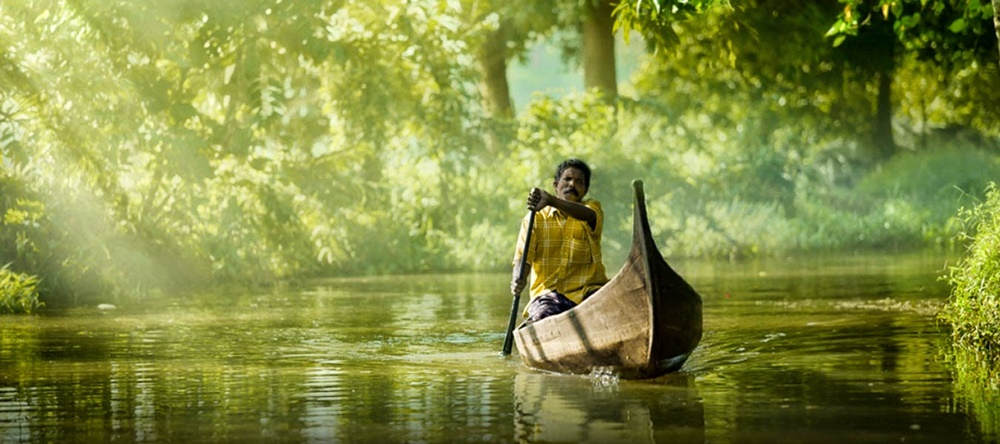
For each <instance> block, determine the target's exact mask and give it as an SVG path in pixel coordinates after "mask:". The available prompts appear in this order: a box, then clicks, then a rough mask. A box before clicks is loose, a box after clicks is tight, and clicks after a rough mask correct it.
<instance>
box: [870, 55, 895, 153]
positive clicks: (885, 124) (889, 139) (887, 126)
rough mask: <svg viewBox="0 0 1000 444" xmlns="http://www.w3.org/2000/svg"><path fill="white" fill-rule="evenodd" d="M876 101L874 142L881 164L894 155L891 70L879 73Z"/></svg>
mask: <svg viewBox="0 0 1000 444" xmlns="http://www.w3.org/2000/svg"><path fill="white" fill-rule="evenodd" d="M876 100H877V102H876V103H877V105H876V106H877V109H876V111H875V131H874V142H875V152H876V153H877V155H878V161H879V162H881V161H884V160H888V159H889V158H890V157H892V155H893V154H895V153H896V141H895V139H894V138H893V136H892V70H882V71H879V73H878V98H877V99H876Z"/></svg>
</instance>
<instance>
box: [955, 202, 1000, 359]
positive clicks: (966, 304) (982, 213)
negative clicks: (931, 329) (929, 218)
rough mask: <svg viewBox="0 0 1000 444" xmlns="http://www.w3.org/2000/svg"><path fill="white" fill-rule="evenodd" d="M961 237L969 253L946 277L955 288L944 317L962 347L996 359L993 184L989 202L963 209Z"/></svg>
mask: <svg viewBox="0 0 1000 444" xmlns="http://www.w3.org/2000/svg"><path fill="white" fill-rule="evenodd" d="M959 217H960V219H961V220H962V222H963V224H964V225H963V228H964V229H963V231H962V232H961V234H960V237H962V238H963V239H965V240H967V241H969V247H968V251H966V253H965V255H964V256H963V257H962V259H961V260H960V261H959V262H958V264H956V265H955V266H954V267H951V268H950V269H949V272H948V274H947V276H946V277H945V278H946V279H947V280H948V282H949V283H950V284H951V286H952V293H951V298H950V300H949V303H948V306H947V307H946V308H945V309H944V310H943V311H942V314H941V317H942V318H943V319H944V320H946V321H947V322H948V323H950V324H951V325H952V327H953V329H952V337H953V339H954V340H955V341H956V342H957V343H958V344H959V345H960V346H962V347H968V348H971V349H975V350H979V351H982V352H985V353H986V354H987V355H993V354H994V352H996V351H997V350H998V348H1000V347H998V346H1000V298H998V295H1000V189H998V188H997V185H996V184H995V183H991V184H990V185H989V186H988V187H987V189H986V198H985V200H984V201H983V202H981V203H979V204H978V205H975V206H973V207H972V208H968V209H962V210H961V211H960V212H959Z"/></svg>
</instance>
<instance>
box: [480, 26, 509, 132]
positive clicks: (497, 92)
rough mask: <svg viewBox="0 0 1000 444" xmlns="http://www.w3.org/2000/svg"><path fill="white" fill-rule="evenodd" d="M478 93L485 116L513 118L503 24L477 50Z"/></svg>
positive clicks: (505, 32) (505, 28)
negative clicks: (480, 96) (482, 102)
mask: <svg viewBox="0 0 1000 444" xmlns="http://www.w3.org/2000/svg"><path fill="white" fill-rule="evenodd" d="M479 71H480V75H481V76H482V79H481V80H480V82H479V91H480V93H481V94H482V95H483V101H484V105H485V108H486V114H487V116H488V117H491V118H493V119H500V120H506V119H512V118H514V105H513V101H512V100H511V98H510V85H509V84H508V83H507V27H506V26H505V25H503V24H501V25H500V27H499V28H498V29H497V30H496V31H494V32H492V33H490V35H489V36H487V39H486V42H485V43H483V46H482V48H480V50H479Z"/></svg>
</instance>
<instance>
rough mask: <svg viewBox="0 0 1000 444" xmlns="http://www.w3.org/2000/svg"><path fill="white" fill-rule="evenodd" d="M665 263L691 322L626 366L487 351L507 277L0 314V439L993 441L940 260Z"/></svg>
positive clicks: (358, 282) (428, 278) (497, 337)
mask: <svg viewBox="0 0 1000 444" xmlns="http://www.w3.org/2000/svg"><path fill="white" fill-rule="evenodd" d="M674 266H675V268H676V269H677V270H678V271H679V272H680V273H681V274H682V275H684V276H685V277H686V278H687V280H688V281H689V282H690V283H691V284H692V285H693V286H694V287H695V288H696V289H697V290H698V291H699V292H700V293H701V294H702V297H703V299H704V307H705V313H704V319H705V336H704V338H703V339H702V342H701V345H700V346H699V348H698V349H697V350H696V351H695V353H694V355H693V357H692V358H691V360H690V361H689V362H688V363H687V364H686V365H685V367H684V368H683V369H682V371H681V372H678V373H674V374H669V375H666V376H663V377H660V378H657V379H652V380H644V381H629V380H621V379H618V378H616V377H615V375H611V374H593V375H588V376H565V375H554V374H545V373H541V372H537V371H534V370H531V369H529V368H526V367H524V365H523V364H521V362H520V359H519V358H518V356H517V353H516V352H515V353H514V355H513V356H510V357H502V356H500V355H499V353H498V351H499V349H500V347H501V345H502V343H503V336H504V328H505V327H506V324H507V316H508V314H509V310H510V296H509V295H508V294H507V280H508V279H509V278H508V275H507V274H479V275H422V276H390V277H377V278H363V279H362V278H356V279H338V280H325V281H319V282H315V283H312V284H310V285H308V286H306V287H304V288H296V289H280V290H269V291H267V292H262V293H249V292H231V293H224V292H216V293H213V294H203V295H185V296H183V297H182V296H172V297H157V298H150V299H148V300H145V301H143V302H142V303H120V304H118V305H119V306H118V308H117V309H115V310H103V311H102V310H98V309H97V308H96V307H79V308H74V309H72V310H66V311H60V312H54V313H49V314H47V315H45V316H30V317H29V316H6V317H0V442H2V443H17V442H261V441H266V442H499V443H507V442H595V443H615V442H629V443H647V442H681V443H688V442H690V443H694V442H711V443H744V442H779V443H780V442H830V443H841V442H872V443H889V442H892V443H896V442H907V443H912V442H972V443H975V442H997V440H998V435H997V430H998V426H1000V425H998V423H997V421H998V417H1000V416H998V414H997V412H998V411H1000V407H998V405H1000V404H998V402H997V398H998V396H997V394H996V392H997V386H996V384H993V385H992V387H990V386H989V384H986V385H979V384H978V383H976V382H975V381H976V380H975V379H974V376H969V375H965V374H963V370H962V369H963V368H967V367H968V365H965V364H962V361H961V360H960V359H958V358H956V353H955V351H954V350H952V348H951V346H950V343H949V341H948V336H947V332H946V330H945V328H944V326H941V325H938V323H937V322H936V321H935V317H934V313H935V312H936V310H938V309H939V308H940V307H941V305H942V304H943V303H944V302H945V301H946V298H947V294H948V287H947V285H946V284H945V283H944V282H942V281H940V280H939V279H938V277H939V276H940V275H942V274H943V273H944V267H945V266H946V261H945V259H944V258H942V257H940V256H936V255H932V254H931V255H928V254H922V255H907V256H898V255H896V256H839V257H824V258H808V259H797V260H768V261H760V262H752V263H741V264H729V263H710V262H680V263H677V264H674ZM970 378H972V379H970ZM969 380H972V381H973V382H972V383H969V382H967V381H969ZM987 380H989V379H988V378H987ZM963 381H965V382H963ZM994 381H996V380H995V379H994ZM970 387H971V388H970Z"/></svg>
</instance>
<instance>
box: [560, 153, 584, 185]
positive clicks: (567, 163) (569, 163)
mask: <svg viewBox="0 0 1000 444" xmlns="http://www.w3.org/2000/svg"><path fill="white" fill-rule="evenodd" d="M566 168H576V169H578V170H580V171H582V172H583V179H584V181H586V185H587V189H588V190H589V189H590V167H589V166H587V164H586V163H585V162H584V161H582V160H580V159H577V158H572V159H566V160H564V161H562V163H560V164H559V166H557V167H556V177H555V181H556V182H558V181H559V178H560V177H562V173H563V171H566Z"/></svg>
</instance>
